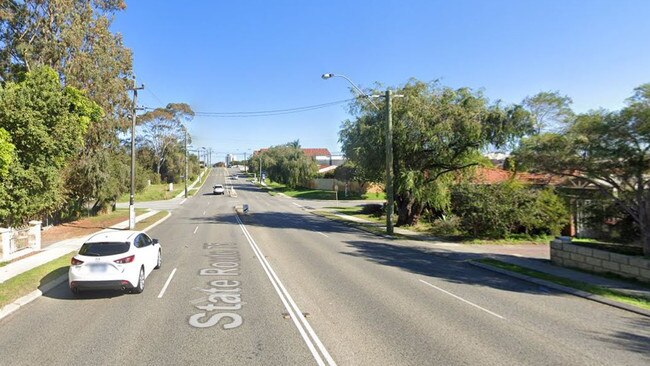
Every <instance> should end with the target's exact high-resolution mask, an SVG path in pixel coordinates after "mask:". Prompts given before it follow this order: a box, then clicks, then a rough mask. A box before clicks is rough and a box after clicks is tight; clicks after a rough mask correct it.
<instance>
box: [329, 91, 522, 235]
mask: <svg viewBox="0 0 650 366" xmlns="http://www.w3.org/2000/svg"><path fill="white" fill-rule="evenodd" d="M376 93H378V91H374V90H370V91H369V92H368V94H376ZM396 93H399V94H402V95H403V96H404V97H403V98H396V99H395V100H394V101H393V125H394V127H393V155H394V158H393V172H394V185H395V202H396V206H397V213H398V219H397V225H398V226H400V225H412V224H414V223H416V222H417V220H418V219H419V217H420V215H421V213H422V212H423V210H424V209H425V208H426V207H431V208H434V209H444V208H445V207H447V206H448V204H449V202H448V196H449V194H448V186H449V184H451V183H452V182H453V179H452V178H453V177H452V176H453V175H454V174H460V173H462V172H464V171H465V170H466V169H467V168H470V167H472V166H475V165H477V164H479V162H480V161H481V160H482V155H481V149H482V148H484V147H486V146H488V145H490V144H491V145H493V146H502V145H504V144H506V143H508V142H511V141H513V140H514V139H515V137H516V136H520V135H522V134H525V133H529V132H530V131H531V129H532V125H531V120H530V116H529V113H528V112H526V111H525V110H524V109H523V108H522V107H521V106H518V105H511V106H502V105H501V104H500V103H496V104H489V103H488V101H487V99H486V98H485V97H484V96H483V95H482V94H481V93H478V92H474V91H472V90H471V89H469V88H460V89H452V88H448V87H442V86H440V85H438V84H437V83H424V82H421V81H417V80H410V81H409V82H408V83H406V85H404V86H403V87H401V88H399V89H398V90H396ZM351 111H352V113H354V114H356V118H355V119H354V120H347V121H344V122H343V124H342V126H341V130H340V132H339V136H340V138H339V141H340V142H341V144H342V148H343V151H344V153H345V155H346V157H347V158H348V159H349V160H351V161H352V162H353V163H354V164H356V165H357V166H358V167H360V168H361V169H358V173H361V174H363V175H364V176H365V177H366V180H369V181H375V182H381V181H383V179H384V171H385V165H384V162H385V161H386V160H385V150H384V146H385V145H384V142H385V128H386V123H385V119H386V116H385V112H384V111H383V110H379V111H378V110H376V109H374V108H370V106H368V105H367V103H366V101H364V100H357V101H356V102H354V103H353V104H352V106H351Z"/></svg>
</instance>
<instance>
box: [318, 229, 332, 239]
mask: <svg viewBox="0 0 650 366" xmlns="http://www.w3.org/2000/svg"><path fill="white" fill-rule="evenodd" d="M317 233H319V234H321V235H322V236H324V237H326V238H329V236H328V235H326V234H323V233H321V232H320V231H317Z"/></svg>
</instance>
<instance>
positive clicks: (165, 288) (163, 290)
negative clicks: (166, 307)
mask: <svg viewBox="0 0 650 366" xmlns="http://www.w3.org/2000/svg"><path fill="white" fill-rule="evenodd" d="M174 273H176V268H174V270H173V271H172V273H171V274H170V275H169V278H168V279H167V282H165V286H163V288H162V290H160V293H159V294H158V298H159V299H161V298H162V297H163V295H164V294H165V291H166V290H167V286H169V284H170V283H171V282H172V278H173V277H174Z"/></svg>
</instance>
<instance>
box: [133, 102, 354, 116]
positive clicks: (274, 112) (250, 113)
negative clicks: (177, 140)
mask: <svg viewBox="0 0 650 366" xmlns="http://www.w3.org/2000/svg"><path fill="white" fill-rule="evenodd" d="M355 99H356V98H351V99H344V100H338V101H334V102H328V103H322V104H315V105H309V106H304V107H296V108H286V109H271V110H262V111H246V112H244V111H241V112H205V111H195V112H194V116H199V117H213V118H250V117H268V116H278V115H284V114H293V113H302V112H308V111H313V110H316V109H322V108H327V107H332V106H335V105H339V104H343V103H348V102H351V101H353V100H355ZM144 108H145V109H147V110H154V109H155V108H150V107H144Z"/></svg>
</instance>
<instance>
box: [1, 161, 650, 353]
mask: <svg viewBox="0 0 650 366" xmlns="http://www.w3.org/2000/svg"><path fill="white" fill-rule="evenodd" d="M216 183H226V184H229V181H227V180H226V171H225V169H221V168H219V169H214V170H213V171H212V173H211V175H210V177H209V179H208V184H206V185H205V186H204V187H203V188H202V189H201V191H200V192H199V194H198V195H197V196H195V197H193V198H190V199H188V200H187V201H186V202H185V203H184V204H183V205H181V206H179V207H178V208H176V209H175V210H174V211H173V215H172V216H171V217H170V218H169V219H168V220H167V221H165V222H164V223H163V224H161V225H159V226H157V227H156V228H154V229H152V230H151V231H150V235H151V236H152V237H155V238H158V239H160V241H161V243H162V245H163V257H164V259H163V267H162V268H161V269H160V270H157V271H155V272H153V273H152V274H151V275H150V276H149V278H148V279H147V282H146V288H145V291H144V293H142V294H140V295H130V294H122V293H119V292H96V293H89V294H84V295H83V296H82V297H81V298H74V297H73V296H72V295H71V293H70V292H69V290H68V288H67V284H62V285H61V286H59V287H57V288H55V289H54V290H53V291H51V292H49V293H47V294H45V295H44V296H43V297H41V298H40V299H38V300H36V301H34V302H33V303H31V304H29V305H27V306H25V307H23V308H21V309H20V310H19V311H18V312H16V313H14V314H12V315H11V316H9V317H7V318H5V319H4V320H2V321H0V364H2V365H34V364H47V365H59V364H93V365H94V364H117V363H124V364H164V365H172V364H173V365H177V364H227V365H255V364H259V365H309V364H319V363H320V364H334V363H336V364H341V365H438V364H440V365H478V364H480V365H647V364H650V319H649V318H647V317H643V316H641V315H636V314H633V313H629V312H626V311H623V310H619V309H616V308H612V307H608V306H605V305H602V304H598V303H594V302H590V301H587V300H584V299H581V298H576V297H573V296H570V295H566V294H562V293H557V292H554V291H552V290H549V289H545V288H542V287H539V286H533V285H530V284H528V283H525V282H520V281H518V280H514V279H511V278H509V277H504V276H501V275H498V274H495V273H491V272H488V271H484V270H482V269H480V268H476V267H473V266H471V265H469V264H467V263H466V262H465V261H466V259H467V258H468V257H467V255H466V254H463V253H454V252H447V251H444V250H436V249H433V248H427V247H426V246H423V245H422V243H412V242H409V241H403V240H391V239H385V238H381V237H377V236H373V235H370V234H367V233H364V232H360V231H357V230H355V229H352V228H349V227H347V226H345V225H341V224H338V223H335V222H331V221H329V220H326V219H324V218H321V217H318V216H315V215H312V214H310V213H309V212H307V210H306V209H305V206H307V205H308V204H305V202H304V201H296V200H292V199H288V198H285V197H280V196H270V195H268V194H266V193H263V192H261V191H260V190H259V189H257V188H255V187H254V186H252V185H250V183H247V182H245V181H244V180H242V179H239V180H236V181H234V183H233V184H232V185H233V186H234V188H235V190H236V192H237V197H229V196H213V195H211V194H210V192H211V188H210V187H211V185H212V184H216ZM244 203H246V204H248V205H249V215H245V216H241V218H240V217H239V216H237V215H236V214H235V212H234V210H233V207H234V206H236V205H242V204H244ZM172 274H173V275H172Z"/></svg>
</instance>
